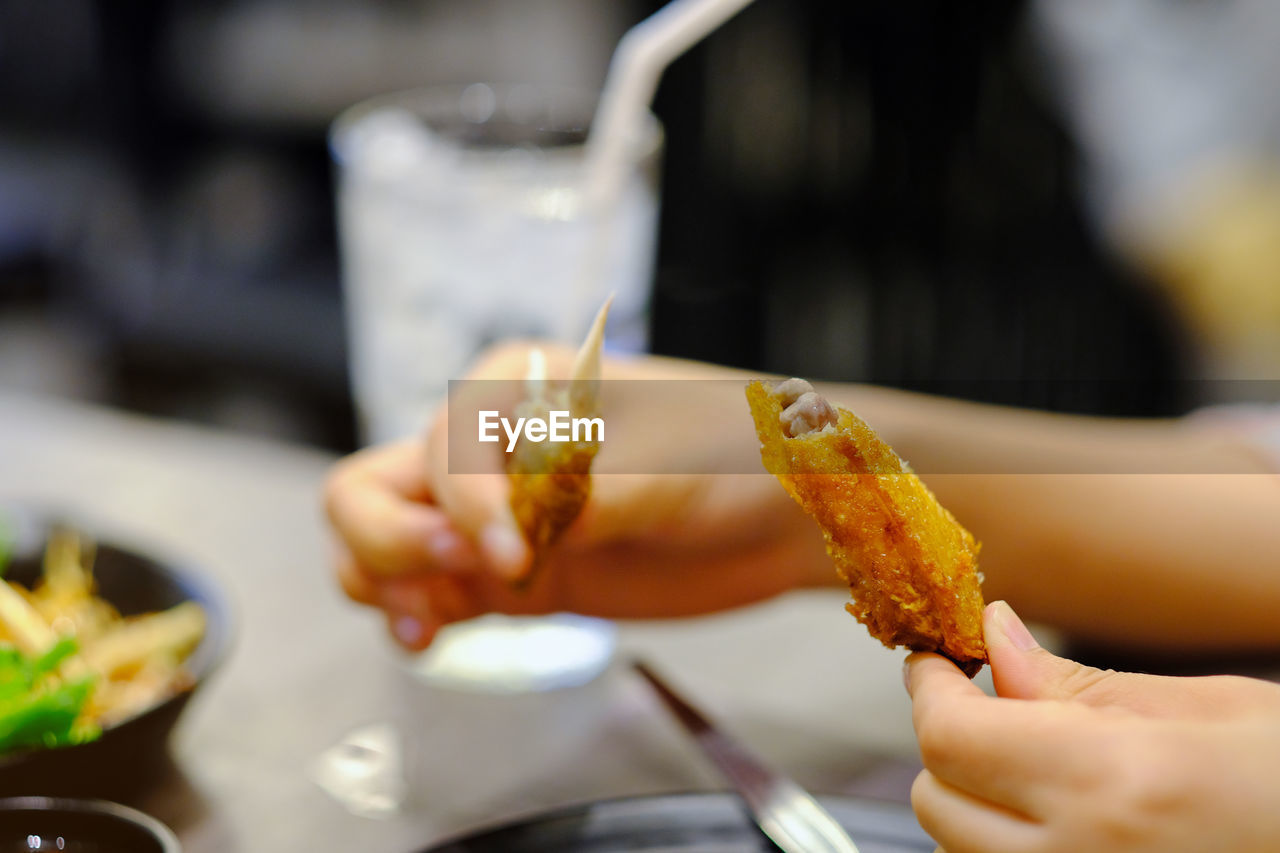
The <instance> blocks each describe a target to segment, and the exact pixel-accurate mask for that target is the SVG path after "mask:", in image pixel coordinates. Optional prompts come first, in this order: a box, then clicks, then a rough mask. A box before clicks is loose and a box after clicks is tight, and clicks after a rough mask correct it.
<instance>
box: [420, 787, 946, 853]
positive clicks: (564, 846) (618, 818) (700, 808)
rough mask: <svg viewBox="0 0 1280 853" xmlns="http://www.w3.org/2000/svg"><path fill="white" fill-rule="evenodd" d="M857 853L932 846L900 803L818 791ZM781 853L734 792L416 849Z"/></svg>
mask: <svg viewBox="0 0 1280 853" xmlns="http://www.w3.org/2000/svg"><path fill="white" fill-rule="evenodd" d="M818 799H819V800H820V801H821V802H822V805H823V806H824V807H826V809H827V811H829V812H830V813H831V815H832V817H834V818H835V819H836V820H838V821H839V822H840V824H841V825H842V826H844V828H845V829H846V830H848V832H849V835H850V836H851V837H852V838H853V840H854V841H855V842H857V845H858V850H859V853H933V850H934V849H935V848H936V846H937V845H936V844H935V843H934V842H933V841H932V839H930V838H929V836H928V835H926V834H925V832H924V830H923V829H921V828H920V825H919V824H918V823H916V819H915V815H913V814H912V813H911V809H909V808H908V807H906V806H905V805H902V804H899V803H886V802H881V801H878V800H869V799H858V798H852V797H819V798H818ZM622 850H625V851H629V853H659V851H661V853H757V851H759V853H770V851H771V853H777V848H776V847H774V846H773V844H772V843H771V842H770V841H769V840H768V839H767V838H765V837H764V835H763V834H761V832H760V830H759V829H757V828H756V826H755V824H754V823H752V822H751V819H750V817H749V816H748V815H747V812H746V810H745V806H744V805H743V803H742V800H740V799H739V798H738V797H737V796H735V795H733V794H727V793H726V794H674V795H663V796H652V797H632V798H628V799H619V800H602V801H599V802H594V803H587V804H584V805H580V806H572V807H569V808H565V809H560V810H557V811H554V812H550V813H548V814H545V815H539V816H536V817H532V818H527V819H524V820H518V821H515V822H512V823H507V824H503V825H502V826H499V827H496V828H492V829H487V830H481V831H480V832H478V833H475V834H473V835H468V836H466V837H465V838H459V839H455V840H453V841H447V842H445V843H443V844H440V845H438V846H435V847H430V848H424V849H423V850H421V851H419V853H499V851H501V853H535V851H538V853H541V851H557V853H611V852H612V851H622Z"/></svg>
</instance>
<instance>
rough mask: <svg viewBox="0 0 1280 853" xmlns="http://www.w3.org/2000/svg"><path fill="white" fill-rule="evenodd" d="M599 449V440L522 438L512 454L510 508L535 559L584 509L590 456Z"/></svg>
mask: <svg viewBox="0 0 1280 853" xmlns="http://www.w3.org/2000/svg"><path fill="white" fill-rule="evenodd" d="M543 416H544V417H545V415H543ZM599 449H600V444H599V442H595V441H574V442H561V443H554V444H552V443H550V442H544V443H542V444H530V443H528V442H520V443H519V444H517V446H516V449H515V452H514V453H512V454H511V457H510V459H509V461H508V463H507V474H508V475H509V476H510V477H511V511H512V513H514V515H515V517H516V522H517V523H518V524H519V525H520V529H521V530H522V531H523V532H524V536H525V539H526V540H527V541H528V543H529V546H530V548H532V549H533V553H534V559H535V560H537V559H538V557H540V556H541V555H542V553H543V552H545V550H546V549H547V548H548V547H550V546H551V544H552V543H554V542H555V541H556V539H558V538H559V537H560V534H562V533H564V531H565V528H567V527H568V526H569V525H570V524H571V523H572V522H573V520H574V519H575V518H577V517H578V513H580V512H581V511H582V507H583V506H584V505H585V504H586V502H587V498H588V497H590V495H591V461H592V460H593V459H594V458H595V455H596V452H597V451H598V450H599Z"/></svg>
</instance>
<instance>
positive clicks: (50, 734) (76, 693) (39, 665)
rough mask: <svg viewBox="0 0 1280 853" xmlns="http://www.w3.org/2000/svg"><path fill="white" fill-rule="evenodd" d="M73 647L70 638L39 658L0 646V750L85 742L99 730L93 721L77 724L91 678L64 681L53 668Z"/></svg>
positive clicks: (88, 693) (1, 751) (90, 687)
mask: <svg viewBox="0 0 1280 853" xmlns="http://www.w3.org/2000/svg"><path fill="white" fill-rule="evenodd" d="M76 648H77V647H76V641H75V640H74V639H73V638H71V637H63V638H62V639H60V640H58V642H57V643H56V644H55V645H54V646H53V647H52V648H50V649H49V650H48V651H46V652H44V653H43V654H41V655H40V656H39V657H28V656H27V655H24V654H23V653H22V652H20V651H18V650H17V649H15V648H13V647H12V646H0V753H4V752H10V751H13V750H17V749H22V748H24V747H35V746H44V747H53V746H65V745H69V744H74V743H84V742H85V741H90V740H94V739H95V738H97V737H98V735H100V734H101V733H102V730H101V729H100V728H98V727H97V726H95V725H91V724H90V725H86V724H83V723H77V720H78V719H79V717H80V712H81V711H82V710H83V709H84V705H85V703H86V702H87V701H88V700H89V696H90V695H91V694H92V692H93V687H94V683H95V682H96V678H95V677H93V676H85V677H81V678H76V679H73V680H70V681H64V680H62V679H61V678H60V677H59V676H58V673H57V669H58V665H59V664H61V663H62V661H64V660H66V659H67V658H68V657H70V656H71V655H73V654H75V653H76Z"/></svg>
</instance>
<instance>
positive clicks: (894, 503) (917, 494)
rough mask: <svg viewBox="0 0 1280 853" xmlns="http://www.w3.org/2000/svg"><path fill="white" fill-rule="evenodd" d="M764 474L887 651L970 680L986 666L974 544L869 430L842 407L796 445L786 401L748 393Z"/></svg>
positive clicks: (758, 388)
mask: <svg viewBox="0 0 1280 853" xmlns="http://www.w3.org/2000/svg"><path fill="white" fill-rule="evenodd" d="M747 400H748V402H749V403H750V406H751V415H752V418H753V419H754V420H755V426H756V434H757V435H758V436H759V438H760V443H761V449H760V453H761V456H762V458H763V460H764V465H765V468H766V469H768V471H769V472H770V473H772V474H774V475H776V476H777V477H778V479H779V480H780V481H781V482H782V485H783V486H784V487H785V488H786V490H787V492H788V493H790V495H791V497H792V498H794V499H795V500H796V502H797V503H798V504H800V506H801V507H802V508H803V509H804V511H805V512H806V513H808V514H809V515H810V516H811V517H813V519H814V520H815V521H817V522H818V525H819V527H821V528H822V533H823V536H825V537H826V542H827V553H828V554H830V555H831V558H832V560H833V561H834V562H835V565H836V570H837V571H838V572H839V574H840V576H841V577H842V578H843V579H844V580H845V581H846V582H847V583H848V584H849V590H850V592H851V593H852V595H853V601H852V602H850V603H849V604H847V605H845V607H846V609H848V611H849V612H850V613H852V614H853V615H854V616H855V617H856V618H857V620H858V621H859V622H861V623H862V624H864V625H866V626H867V630H868V631H870V632H871V635H872V636H873V637H875V638H876V639H878V640H880V641H881V642H882V643H884V644H885V645H886V646H889V647H891V648H892V647H895V646H906V647H907V648H909V649H912V650H915V651H931V652H933V651H936V652H939V653H941V654H943V655H946V656H947V657H948V658H950V659H951V660H953V661H955V663H956V665H958V666H959V667H960V668H961V669H962V670H964V671H965V673H967V674H968V675H969V676H970V677H972V676H974V675H975V674H977V672H978V671H979V670H980V669H981V668H982V665H983V663H985V662H986V659H987V653H986V645H985V644H984V642H983V638H982V611H983V607H984V605H983V600H982V590H981V588H980V586H979V573H978V570H977V558H978V543H977V542H976V541H975V540H974V538H973V536H972V535H971V534H970V533H969V531H967V530H965V529H964V528H963V527H962V526H961V525H960V524H959V522H957V521H956V519H955V518H954V517H953V516H952V515H951V513H950V512H948V511H947V510H946V508H945V507H943V506H942V505H941V504H940V503H938V500H937V498H935V497H934V496H933V493H932V492H930V491H929V489H928V487H926V486H925V484H924V483H923V482H922V481H921V480H920V478H919V477H917V476H916V475H915V474H914V473H912V471H911V469H910V467H909V466H907V464H906V463H905V462H903V461H902V459H900V458H899V457H898V455H897V454H896V453H895V452H894V451H893V449H892V448H890V447H889V445H887V444H886V443H885V442H884V441H882V440H881V439H880V437H879V436H877V435H876V434H875V432H874V431H873V430H872V429H871V428H870V427H869V426H867V425H866V424H865V423H864V422H863V421H862V420H860V419H859V418H858V417H857V416H855V415H854V414H853V413H852V412H850V411H848V410H847V409H842V408H838V407H836V408H835V412H836V413H837V415H838V420H837V421H836V423H834V424H831V425H829V426H827V427H825V428H824V429H820V430H816V431H812V432H806V433H803V434H801V435H799V436H797V437H795V438H793V437H791V436H790V435H788V434H787V430H786V429H785V428H784V425H783V421H782V413H783V409H784V405H783V403H784V401H783V400H782V399H780V398H779V396H778V395H777V394H775V393H774V390H773V387H772V386H771V385H768V384H766V383H764V382H752V383H751V384H750V385H748V386H747Z"/></svg>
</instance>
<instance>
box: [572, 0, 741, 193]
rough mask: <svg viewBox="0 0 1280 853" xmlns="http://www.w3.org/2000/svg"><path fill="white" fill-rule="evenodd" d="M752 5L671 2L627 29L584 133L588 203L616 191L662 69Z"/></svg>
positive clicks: (733, 0) (726, 0) (728, 0)
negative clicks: (592, 119) (630, 148)
mask: <svg viewBox="0 0 1280 853" xmlns="http://www.w3.org/2000/svg"><path fill="white" fill-rule="evenodd" d="M751 3H752V0H672V2H671V3H668V4H667V5H665V6H663V7H662V8H661V9H659V10H658V11H657V12H654V13H653V14H652V15H650V16H649V17H648V18H645V19H644V20H643V21H641V22H640V23H638V24H636V25H635V26H634V27H632V28H631V29H629V30H627V32H626V34H625V35H623V37H622V39H621V40H620V41H619V42H618V46H617V48H616V49H615V50H614V52H613V58H612V60H610V63H609V73H608V74H607V75H606V76H605V83H604V89H603V91H602V93H601V95H600V105H599V106H598V107H597V109H596V115H595V120H594V121H593V122H592V124H591V132H590V135H589V136H588V137H587V142H586V153H585V159H586V163H585V166H584V181H585V186H584V196H585V199H586V201H587V202H588V204H589V205H591V206H593V207H594V206H595V205H607V204H609V203H610V202H612V201H613V200H614V199H615V198H616V197H617V194H618V193H619V192H620V190H621V186H622V183H623V179H624V178H625V176H626V174H627V169H626V166H625V164H626V161H627V147H628V146H629V145H631V144H633V143H634V141H635V136H636V130H637V128H638V127H639V125H640V123H641V121H643V120H644V116H645V111H646V110H647V109H648V107H649V103H650V101H652V100H653V94H654V92H655V91H656V90H657V88H658V79H659V78H660V77H661V76H662V72H663V71H664V70H666V67H667V66H668V65H670V64H671V62H672V61H673V60H675V58H676V57H678V56H680V54H682V53H684V52H685V51H686V50H688V49H689V48H691V47H693V46H694V45H695V44H697V43H698V42H700V41H701V40H702V39H704V38H706V37H707V35H709V34H710V33H711V32H712V31H714V30H715V29H716V28H717V27H719V26H720V25H721V24H723V23H724V22H725V21H727V20H729V19H730V18H732V17H733V16H734V15H735V14H737V13H738V12H739V11H741V10H742V9H744V8H746V7H747V6H749V5H750V4H751ZM597 209H598V208H597Z"/></svg>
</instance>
